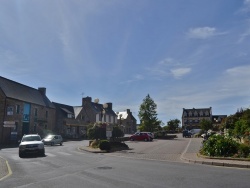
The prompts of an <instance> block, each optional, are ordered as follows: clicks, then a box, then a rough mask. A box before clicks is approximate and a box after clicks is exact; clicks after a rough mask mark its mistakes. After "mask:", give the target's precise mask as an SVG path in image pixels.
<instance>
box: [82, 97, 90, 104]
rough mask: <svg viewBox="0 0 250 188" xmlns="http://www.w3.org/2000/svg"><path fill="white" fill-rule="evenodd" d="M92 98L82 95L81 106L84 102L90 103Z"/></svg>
mask: <svg viewBox="0 0 250 188" xmlns="http://www.w3.org/2000/svg"><path fill="white" fill-rule="evenodd" d="M91 101H92V98H91V97H84V98H82V106H83V105H84V104H86V103H91Z"/></svg>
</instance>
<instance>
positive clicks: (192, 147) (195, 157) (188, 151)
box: [0, 138, 250, 181]
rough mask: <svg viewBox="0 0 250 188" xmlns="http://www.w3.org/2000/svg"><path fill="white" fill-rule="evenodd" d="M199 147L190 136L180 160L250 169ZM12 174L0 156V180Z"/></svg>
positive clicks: (246, 163) (248, 163) (244, 163)
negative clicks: (207, 154)
mask: <svg viewBox="0 0 250 188" xmlns="http://www.w3.org/2000/svg"><path fill="white" fill-rule="evenodd" d="M200 147H201V139H200V138H191V139H190V140H189V143H188V145H187V147H186V148H185V150H184V152H183V153H182V154H181V160H182V161H184V162H187V163H195V164H201V165H214V166H222V167H234V168H246V169H250V160H247V159H233V158H221V157H206V156H201V155H199V150H200ZM79 149H80V150H84V151H88V152H92V153H105V152H106V151H102V150H100V149H94V148H91V147H88V146H82V147H79ZM11 174H12V171H11V168H10V166H9V164H8V161H7V160H5V159H4V158H2V157H1V156H0V181H1V180H3V179H5V178H7V177H8V176H10V175H11Z"/></svg>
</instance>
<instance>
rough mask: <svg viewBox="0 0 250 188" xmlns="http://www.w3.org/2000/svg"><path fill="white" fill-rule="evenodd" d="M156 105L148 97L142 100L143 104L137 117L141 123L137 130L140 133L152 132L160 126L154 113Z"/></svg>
mask: <svg viewBox="0 0 250 188" xmlns="http://www.w3.org/2000/svg"><path fill="white" fill-rule="evenodd" d="M156 108H157V105H156V104H155V102H154V100H153V99H152V98H151V97H150V96H149V94H148V95H147V96H146V98H144V99H143V103H142V104H141V105H140V110H139V114H138V117H139V119H140V121H141V126H140V127H139V129H140V130H141V131H149V132H153V131H155V130H156V129H157V127H158V125H160V123H161V121H159V120H158V119H157V112H156Z"/></svg>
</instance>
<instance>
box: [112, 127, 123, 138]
mask: <svg viewBox="0 0 250 188" xmlns="http://www.w3.org/2000/svg"><path fill="white" fill-rule="evenodd" d="M123 136H124V133H123V131H122V130H121V129H120V128H119V127H118V126H114V127H113V131H112V137H113V138H118V137H123Z"/></svg>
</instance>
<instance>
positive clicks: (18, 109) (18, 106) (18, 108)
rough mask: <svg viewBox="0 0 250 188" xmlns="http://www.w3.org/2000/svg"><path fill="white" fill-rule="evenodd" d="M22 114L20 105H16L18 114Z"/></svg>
mask: <svg viewBox="0 0 250 188" xmlns="http://www.w3.org/2000/svg"><path fill="white" fill-rule="evenodd" d="M19 113H20V105H18V104H17V105H16V114H19Z"/></svg>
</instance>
